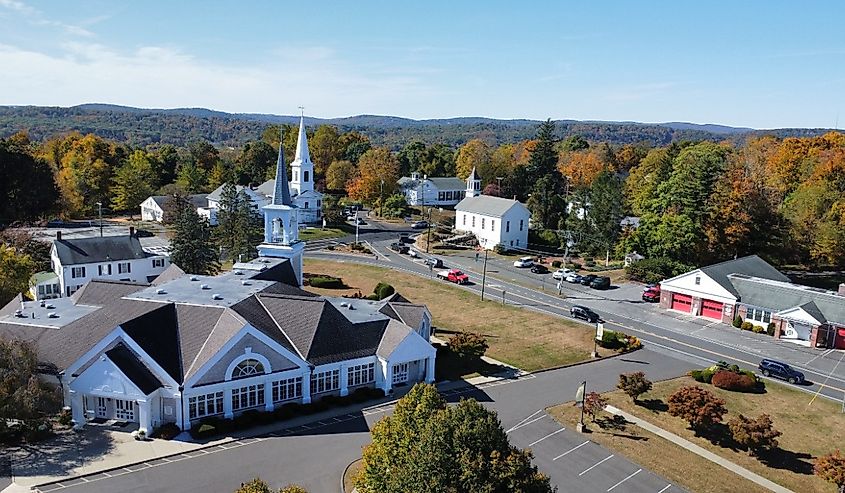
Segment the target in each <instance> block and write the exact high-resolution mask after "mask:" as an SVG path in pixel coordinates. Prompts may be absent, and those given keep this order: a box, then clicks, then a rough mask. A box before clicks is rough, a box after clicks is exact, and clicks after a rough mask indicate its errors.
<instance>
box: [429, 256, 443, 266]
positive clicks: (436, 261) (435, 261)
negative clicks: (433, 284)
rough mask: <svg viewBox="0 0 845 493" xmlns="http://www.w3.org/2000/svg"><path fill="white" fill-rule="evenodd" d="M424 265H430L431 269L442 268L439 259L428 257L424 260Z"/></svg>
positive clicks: (441, 262)
mask: <svg viewBox="0 0 845 493" xmlns="http://www.w3.org/2000/svg"><path fill="white" fill-rule="evenodd" d="M425 265H430V266H432V267H443V261H442V260H440V259H439V258H434V257H429V258H427V259H425Z"/></svg>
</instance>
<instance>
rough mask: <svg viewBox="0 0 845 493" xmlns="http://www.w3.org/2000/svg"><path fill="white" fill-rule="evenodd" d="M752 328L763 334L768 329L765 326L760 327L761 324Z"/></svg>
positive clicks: (755, 331) (756, 332)
mask: <svg viewBox="0 0 845 493" xmlns="http://www.w3.org/2000/svg"><path fill="white" fill-rule="evenodd" d="M751 330H752V331H754V333H755V334H762V333H763V332H766V329H765V328H764V327H760V326H759V325H755V326H754V328H753V329H751Z"/></svg>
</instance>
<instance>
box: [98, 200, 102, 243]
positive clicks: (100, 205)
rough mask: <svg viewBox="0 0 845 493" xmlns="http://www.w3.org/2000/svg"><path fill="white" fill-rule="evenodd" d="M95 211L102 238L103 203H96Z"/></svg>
mask: <svg viewBox="0 0 845 493" xmlns="http://www.w3.org/2000/svg"><path fill="white" fill-rule="evenodd" d="M97 211H98V215H99V217H100V237H102V236H103V203H102V202H97Z"/></svg>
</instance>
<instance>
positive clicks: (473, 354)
mask: <svg viewBox="0 0 845 493" xmlns="http://www.w3.org/2000/svg"><path fill="white" fill-rule="evenodd" d="M447 347H448V348H449V351H451V352H453V353H454V354H455V355H456V356H458V357H459V358H462V359H465V360H477V359H480V358H481V357H482V356H484V353H485V352H487V348H489V347H490V345H489V344H488V343H487V338H485V337H484V336H483V335H481V334H479V333H477V332H462V331H458V332H456V333H455V335H453V336H452V338H451V339H449V342H448V344H447Z"/></svg>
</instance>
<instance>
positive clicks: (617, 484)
mask: <svg viewBox="0 0 845 493" xmlns="http://www.w3.org/2000/svg"><path fill="white" fill-rule="evenodd" d="M641 471H642V468H640V469H637V470H636V471H634V472H632V473H631V474H630V475H628V477H627V478H625V479H623V480H622V481H619V482H618V483H616V484H614V485H613V486H611V487H610V488H608V489H607V491H610V490H612V489H613V488H616V487H617V486H619V485H620V484H622V483H624V482H625V481H628V480H629V479H631V478H633V477H634V476H636V475H637V474H639V473H640V472H641Z"/></svg>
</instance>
